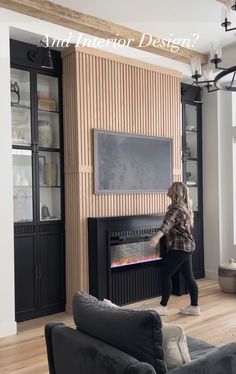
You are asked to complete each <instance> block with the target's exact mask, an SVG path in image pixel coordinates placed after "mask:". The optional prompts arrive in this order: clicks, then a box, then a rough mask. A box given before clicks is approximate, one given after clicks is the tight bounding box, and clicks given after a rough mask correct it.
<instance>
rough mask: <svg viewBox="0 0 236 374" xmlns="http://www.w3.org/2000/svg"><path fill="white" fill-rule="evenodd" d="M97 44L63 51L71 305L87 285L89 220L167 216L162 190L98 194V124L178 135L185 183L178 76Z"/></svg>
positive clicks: (176, 159)
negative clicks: (95, 190) (95, 185)
mask: <svg viewBox="0 0 236 374" xmlns="http://www.w3.org/2000/svg"><path fill="white" fill-rule="evenodd" d="M140 65H141V64H140V62H135V61H132V60H129V59H125V58H123V59H121V58H120V57H118V56H115V55H110V54H108V53H105V52H104V53H102V52H101V51H98V52H97V51H95V50H94V49H91V50H90V49H88V48H87V49H85V48H71V49H70V51H69V53H68V51H67V52H66V53H64V54H63V96H64V151H65V156H64V157H65V195H66V196H65V205H66V267H67V268H66V274H67V309H70V305H71V298H72V295H73V292H74V291H76V290H84V291H88V290H89V284H88V239H87V236H88V233H87V218H88V217H104V216H122V215H139V214H155V213H163V212H164V211H165V209H166V207H167V205H168V203H169V201H168V198H167V197H166V195H165V194H164V193H136V194H131V193H129V194H98V195H95V194H94V193H93V129H94V128H96V129H104V130H112V131H122V132H128V133H133V134H144V135H153V136H164V137H170V138H173V168H174V170H173V173H174V180H181V131H180V76H179V74H178V73H177V72H174V71H168V70H163V69H160V70H159V69H158V68H157V67H154V66H152V65H146V64H145V65H143V67H142V66H140Z"/></svg>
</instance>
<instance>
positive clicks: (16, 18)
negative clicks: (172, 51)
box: [0, 8, 190, 337]
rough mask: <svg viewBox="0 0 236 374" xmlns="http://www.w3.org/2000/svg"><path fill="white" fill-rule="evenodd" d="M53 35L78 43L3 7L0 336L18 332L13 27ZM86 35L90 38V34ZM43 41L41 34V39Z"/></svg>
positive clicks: (137, 54) (173, 64)
mask: <svg viewBox="0 0 236 374" xmlns="http://www.w3.org/2000/svg"><path fill="white" fill-rule="evenodd" d="M10 27H15V28H18V29H20V30H25V31H27V32H31V33H35V34H38V35H44V33H45V34H46V33H48V34H49V36H50V37H53V38H60V39H67V38H68V35H69V32H72V39H71V40H72V41H73V42H76V41H77V38H78V35H79V33H77V32H75V31H74V30H69V29H67V28H64V27H61V26H57V25H54V24H50V23H48V22H44V21H41V20H37V19H34V18H32V17H28V16H25V15H22V14H19V13H15V12H11V11H8V10H6V9H3V8H0V46H1V48H0V82H1V90H0V118H1V122H0V160H1V183H0V222H1V224H0V230H1V233H0V301H1V306H0V337H2V336H7V335H10V334H14V333H15V332H16V324H15V318H14V315H15V306H14V247H13V201H12V196H13V191H12V159H11V118H10V109H11V108H10V89H9V87H10V75H9V73H10V71H9V69H10V57H9V28H10ZM85 37H89V36H86V35H85ZM39 40H40V36H39V38H38V41H39ZM104 49H105V50H107V51H110V52H113V53H117V54H120V55H125V56H128V57H130V58H135V59H138V60H142V61H145V62H149V63H152V64H155V65H159V66H164V67H166V68H167V67H169V68H172V69H176V70H178V71H180V72H182V73H183V74H184V75H189V74H190V67H189V65H187V64H183V63H179V62H177V61H173V60H170V59H166V58H164V57H160V56H155V55H152V54H150V53H146V52H143V51H139V50H135V49H133V48H127V47H126V48H120V49H117V48H110V49H109V48H104Z"/></svg>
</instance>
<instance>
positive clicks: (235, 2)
mask: <svg viewBox="0 0 236 374" xmlns="http://www.w3.org/2000/svg"><path fill="white" fill-rule="evenodd" d="M231 10H236V0H227V1H226V2H225V4H224V6H223V7H222V22H221V26H222V27H224V28H225V31H232V30H236V27H231V28H229V26H230V25H231Z"/></svg>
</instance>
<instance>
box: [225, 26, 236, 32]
mask: <svg viewBox="0 0 236 374" xmlns="http://www.w3.org/2000/svg"><path fill="white" fill-rule="evenodd" d="M232 30H236V27H231V28H230V29H228V26H227V25H226V26H225V31H232Z"/></svg>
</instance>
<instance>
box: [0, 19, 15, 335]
mask: <svg viewBox="0 0 236 374" xmlns="http://www.w3.org/2000/svg"><path fill="white" fill-rule="evenodd" d="M0 25H1V26H0V40H1V42H0V45H1V48H0V82H1V89H0V116H1V121H0V160H1V161H0V164H1V167H0V170H1V179H0V180H1V182H0V300H1V306H0V337H2V336H6V335H10V334H14V333H15V332H16V323H15V313H14V248H13V199H12V196H13V186H12V159H11V128H10V115H11V113H10V105H9V103H10V91H9V79H10V68H9V41H8V38H9V27H8V25H7V24H5V23H1V21H0Z"/></svg>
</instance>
